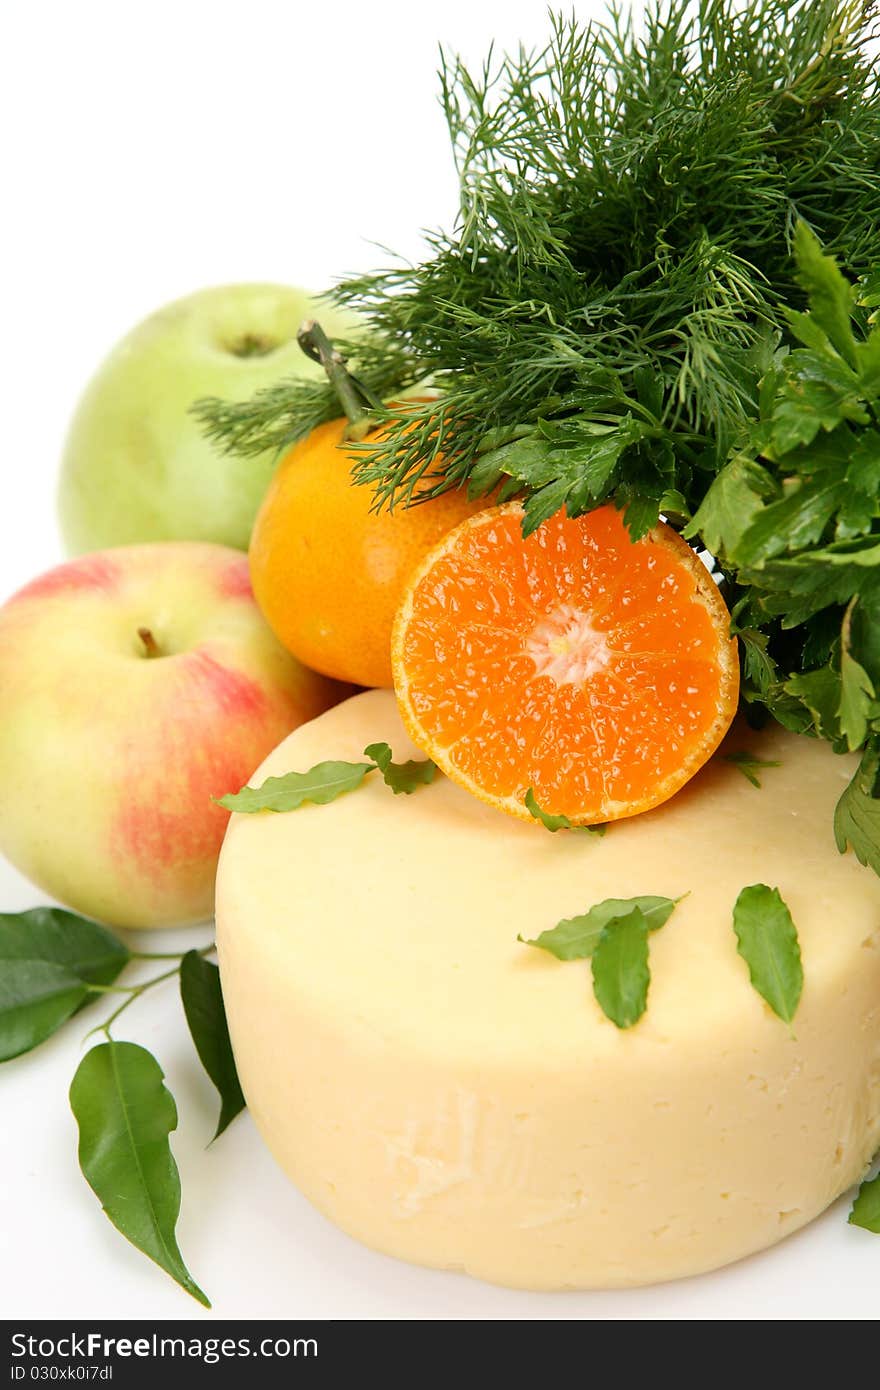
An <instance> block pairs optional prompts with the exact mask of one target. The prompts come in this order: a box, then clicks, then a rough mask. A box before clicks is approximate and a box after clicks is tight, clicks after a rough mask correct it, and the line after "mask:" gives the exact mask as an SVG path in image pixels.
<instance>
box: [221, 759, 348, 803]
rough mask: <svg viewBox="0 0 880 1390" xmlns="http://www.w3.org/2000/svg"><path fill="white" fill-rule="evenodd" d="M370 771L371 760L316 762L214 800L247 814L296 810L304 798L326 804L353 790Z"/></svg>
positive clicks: (305, 800) (304, 800) (303, 801)
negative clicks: (362, 761)
mask: <svg viewBox="0 0 880 1390" xmlns="http://www.w3.org/2000/svg"><path fill="white" fill-rule="evenodd" d="M373 771H375V764H374V763H344V762H326V763H317V764H316V765H315V767H312V768H309V770H308V772H287V773H285V774H284V776H283V777H269V778H267V780H266V781H265V782H263V783H262V784H261V785H260V786H259V787H242V789H241V791H239V792H235V793H229V795H227V796H220V797H217V798H216V801H217V804H218V805H219V806H225V807H226V810H227V811H238V812H239V813H244V814H248V815H250V814H252V813H253V812H255V811H296V810H298V809H299V807H300V806H302V805H303V804H304V803H305V802H307V801H309V802H313V803H314V804H315V805H316V806H325V805H326V804H327V803H328V802H329V801H335V800H336V798H337V796H342V795H343V794H344V793H345V792H350V791H354V789H355V788H356V787H359V786H360V784H361V782H362V781H363V780H364V778H365V777H366V775H367V773H368V772H373Z"/></svg>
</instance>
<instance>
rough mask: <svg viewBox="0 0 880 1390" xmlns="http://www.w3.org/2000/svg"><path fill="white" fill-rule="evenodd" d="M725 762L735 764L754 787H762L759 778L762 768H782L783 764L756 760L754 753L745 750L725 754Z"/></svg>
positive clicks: (763, 759) (762, 759)
mask: <svg viewBox="0 0 880 1390" xmlns="http://www.w3.org/2000/svg"><path fill="white" fill-rule="evenodd" d="M724 761H725V762H726V763H733V765H734V767H738V768H739V770H740V772H741V773H742V775H743V777H745V779H746V781H747V782H751V784H752V786H753V787H759V788H760V786H761V779H760V778H759V777H758V769H759V768H762V767H781V766H782V763H778V762H772V761H769V760H768V759H767V758H756V757H755V755H754V753H749V752H747V751H746V750H745V749H743V750H742V751H740V752H738V753H725V754H724Z"/></svg>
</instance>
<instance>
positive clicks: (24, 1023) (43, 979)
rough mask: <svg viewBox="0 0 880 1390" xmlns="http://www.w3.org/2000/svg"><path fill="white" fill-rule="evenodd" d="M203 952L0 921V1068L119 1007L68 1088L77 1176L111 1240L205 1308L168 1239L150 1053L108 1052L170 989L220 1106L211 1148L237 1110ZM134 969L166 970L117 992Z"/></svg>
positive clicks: (216, 984)
mask: <svg viewBox="0 0 880 1390" xmlns="http://www.w3.org/2000/svg"><path fill="white" fill-rule="evenodd" d="M213 950H214V946H213V945H211V946H206V947H205V948H204V949H202V950H198V951H197V950H190V951H187V952H185V953H180V954H178V953H174V952H172V953H170V954H169V953H165V952H140V951H131V950H129V948H128V947H127V946H126V945H125V944H124V942H122V941H121V940H120V939H119V938H118V937H117V936H115V935H114V934H113V933H112V932H110V931H108V930H107V929H106V927H102V926H100V925H99V924H98V923H97V922H91V921H88V920H87V919H86V918H83V917H80V916H78V915H77V914H76V913H73V912H66V911H64V910H62V909H61V908H48V907H40V908H33V909H32V910H30V911H28V912H21V913H17V914H10V913H3V914H0V1061H8V1060H11V1059H12V1058H14V1057H17V1056H20V1055H21V1054H22V1053H24V1052H28V1051H30V1050H31V1049H32V1048H34V1047H37V1046H38V1045H39V1044H40V1043H42V1042H44V1041H45V1040H46V1039H47V1038H49V1037H51V1036H52V1034H53V1033H55V1032H57V1030H58V1029H59V1028H60V1027H61V1026H62V1025H63V1024H64V1023H65V1022H66V1021H67V1020H68V1019H69V1018H71V1017H72V1015H74V1014H77V1013H78V1012H79V1010H80V1009H82V1008H84V1007H85V1006H86V1005H88V1004H90V1003H94V1002H96V1001H97V1000H99V999H101V998H108V999H109V998H113V997H114V996H117V997H118V996H122V997H121V1001H120V1003H119V1004H118V1005H117V1006H116V1008H115V1009H114V1010H113V1011H112V1013H110V1014H109V1016H108V1017H107V1018H105V1019H104V1021H103V1022H102V1023H100V1024H99V1025H98V1026H97V1028H95V1029H93V1030H92V1033H99V1034H101V1035H102V1036H103V1040H102V1041H101V1042H99V1043H97V1044H96V1045H95V1046H93V1047H91V1048H90V1049H89V1050H88V1051H87V1052H86V1054H85V1056H84V1057H83V1059H82V1061H81V1062H80V1064H79V1066H78V1067H77V1070H76V1074H75V1076H74V1078H73V1081H72V1083H71V1087H70V1105H71V1108H72V1110H73V1113H74V1116H75V1118H76V1121H77V1124H78V1126H79V1161H80V1167H81V1169H82V1172H83V1176H84V1177H85V1179H86V1181H87V1182H88V1184H89V1186H90V1187H91V1188H92V1190H93V1191H94V1193H95V1195H96V1196H97V1198H98V1200H99V1201H100V1203H101V1206H102V1207H103V1209H104V1211H105V1213H106V1215H107V1216H108V1218H109V1219H110V1221H112V1222H113V1224H114V1226H116V1228H117V1229H118V1230H119V1231H120V1232H121V1234H122V1235H124V1236H125V1237H126V1239H127V1240H129V1241H130V1242H131V1243H132V1245H134V1246H136V1247H137V1248H138V1249H139V1250H141V1251H142V1252H143V1253H144V1254H145V1255H148V1256H149V1257H150V1259H152V1260H154V1261H155V1262H156V1264H158V1265H159V1266H160V1267H161V1268H162V1269H164V1270H165V1271H166V1272H167V1273H168V1274H170V1275H171V1277H172V1278H173V1279H175V1280H176V1281H177V1283H178V1284H180V1285H181V1287H182V1288H183V1289H185V1290H186V1292H187V1293H189V1294H191V1295H192V1296H193V1298H195V1299H196V1300H197V1301H198V1302H199V1303H202V1304H203V1305H204V1306H205V1307H210V1303H209V1302H208V1299H207V1297H206V1295H205V1294H204V1293H203V1292H202V1290H201V1289H200V1288H199V1286H198V1284H196V1282H195V1280H194V1279H193V1278H192V1276H191V1274H190V1273H189V1270H188V1269H187V1267H186V1265H185V1263H184V1261H183V1257H182V1255H181V1253H180V1250H179V1248H178V1245H177V1238H176V1234H175V1231H176V1226H177V1218H178V1216H179V1213H180V1196H181V1193H180V1175H179V1173H178V1169H177V1164H176V1162H175V1160H174V1155H173V1153H172V1151H171V1146H170V1143H169V1136H170V1135H171V1134H172V1133H173V1131H174V1130H175V1129H176V1128H177V1108H176V1106H175V1103H174V1097H173V1096H172V1094H171V1092H170V1091H169V1090H168V1088H167V1086H166V1085H165V1081H164V1075H163V1072H162V1068H161V1067H160V1065H159V1063H158V1062H157V1061H156V1058H155V1057H154V1056H153V1055H152V1053H150V1052H149V1051H148V1050H147V1049H146V1048H144V1047H141V1046H139V1045H138V1044H137V1043H132V1042H122V1041H120V1040H119V1039H117V1038H116V1037H114V1035H113V1031H112V1030H113V1026H114V1024H115V1023H116V1022H117V1021H118V1020H119V1018H120V1017H121V1016H122V1015H123V1014H124V1013H125V1012H126V1010H128V1009H129V1008H130V1007H131V1006H132V1004H134V1003H135V1001H136V1000H139V999H141V998H142V997H143V996H144V995H145V994H146V993H147V992H148V991H149V990H152V989H153V988H155V986H156V985H159V984H161V983H163V982H165V981H168V980H171V979H174V978H179V982H180V994H181V1001H182V1003H183V1009H184V1013H185V1015H186V1020H187V1024H188V1026H189V1031H190V1036H191V1037H192V1040H193V1044H194V1046H195V1049H196V1052H197V1053H198V1056H199V1058H200V1059H201V1061H202V1064H203V1066H204V1068H205V1071H206V1072H207V1073H208V1076H209V1077H210V1078H211V1080H212V1081H213V1082H214V1085H215V1086H216V1088H217V1091H218V1093H219V1096H220V1102H221V1109H220V1117H219V1120H218V1123H217V1128H216V1130H215V1134H214V1137H215V1138H216V1137H217V1135H219V1134H221V1133H222V1131H223V1130H224V1129H225V1128H226V1126H227V1125H228V1124H229V1123H230V1121H231V1120H233V1119H234V1118H235V1116H236V1115H237V1114H238V1113H239V1112H240V1111H241V1110H242V1109H244V1105H245V1100H244V1096H243V1095H242V1092H241V1086H240V1085H239V1081H238V1075H237V1073H236V1069H235V1061H234V1059H233V1055H232V1045H231V1043H230V1040H229V1030H228V1028H227V1025H226V1014H225V1011H224V1008H223V995H222V991H221V988H220V972H219V970H218V969H217V966H216V965H214V964H213V963H212V962H211V961H209V960H206V959H205V957H206V956H207V955H209V954H210V953H211V952H212V951H213ZM135 961H150V962H153V961H155V962H157V963H158V962H162V963H163V964H164V963H165V962H168V961H173V962H174V964H173V965H170V966H168V967H167V968H164V969H161V970H160V972H159V973H158V974H156V975H153V976H151V977H149V978H148V979H146V980H142V981H140V982H139V983H138V984H135V985H127V984H120V983H118V980H119V976H120V975H121V973H122V971H123V970H124V969H125V968H126V966H128V965H129V964H131V963H132V962H135ZM89 1036H91V1034H90V1035H89Z"/></svg>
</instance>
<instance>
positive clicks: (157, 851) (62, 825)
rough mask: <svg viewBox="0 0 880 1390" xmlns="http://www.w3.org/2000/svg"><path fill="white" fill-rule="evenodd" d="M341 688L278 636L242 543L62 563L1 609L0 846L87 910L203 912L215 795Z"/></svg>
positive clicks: (161, 917)
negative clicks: (254, 587)
mask: <svg viewBox="0 0 880 1390" xmlns="http://www.w3.org/2000/svg"><path fill="white" fill-rule="evenodd" d="M347 693H348V689H347V688H346V687H345V686H339V685H337V684H336V682H335V681H330V680H327V679H325V677H323V676H319V675H316V674H315V672H314V671H309V670H307V669H306V668H305V667H304V666H301V665H300V663H299V662H298V661H297V660H296V659H295V658H294V657H292V656H290V655H289V654H288V653H287V652H286V651H285V650H284V648H283V647H282V646H281V645H280V643H279V642H277V641H276V639H275V638H274V637H273V635H272V633H271V631H270V630H269V627H268V626H267V624H266V622H265V621H264V619H263V618H262V616H261V614H260V611H259V609H258V608H257V605H256V603H255V602H254V597H253V594H252V592H251V587H250V578H249V574H248V562H247V556H246V555H243V554H242V553H241V551H238V550H231V549H229V548H227V547H226V546H218V545H206V544H200V543H198V542H194V541H189V542H187V541H178V542H173V541H167V542H164V543H155V544H152V545H135V546H121V547H119V548H118V549H115V550H106V551H103V552H97V553H96V554H93V555H86V556H81V557H80V558H79V559H76V560H70V561H68V562H67V564H64V565H59V566H58V567H57V568H56V569H53V570H50V571H49V572H48V573H47V574H44V575H42V576H41V577H40V578H39V579H35V580H33V581H32V583H30V584H28V585H26V587H25V588H24V589H21V590H20V591H19V592H18V593H17V594H15V595H13V597H12V598H11V599H9V600H8V602H7V603H6V604H5V605H3V607H0V710H2V718H0V852H2V853H4V854H6V855H7V857H8V858H9V859H11V861H12V863H13V864H15V865H16V866H17V867H18V868H19V869H20V870H21V871H22V873H24V874H26V875H27V876H28V877H29V878H30V879H32V880H33V881H34V883H37V884H39V886H40V887H41V888H43V889H45V891H46V892H47V893H51V895H52V896H53V897H54V898H58V899H59V900H60V901H61V902H63V903H66V904H67V906H68V907H72V908H74V909H76V910H77V911H78V912H83V913H85V914H86V916H88V917H96V918H99V919H100V920H102V921H105V922H110V923H112V924H113V925H116V926H122V927H161V926H172V925H182V924H184V923H186V922H194V921H201V920H203V919H204V918H207V917H209V916H210V914H211V910H212V907H213V901H214V873H215V870H216V867H217V856H218V854H219V852H220V843H221V841H222V839H223V834H224V831H225V829H226V823H227V821H228V819H229V813H228V812H227V811H224V810H223V809H222V808H221V807H220V806H218V805H216V804H215V802H214V801H213V800H212V797H216V796H222V795H224V794H225V793H226V792H230V791H238V789H239V788H240V787H241V786H243V785H244V783H245V782H247V780H248V778H249V777H250V775H251V773H252V772H253V771H254V769H255V768H256V767H258V766H259V764H260V763H261V762H262V761H263V759H264V758H265V757H266V755H267V754H268V753H269V752H270V751H271V749H272V748H274V747H275V745H276V744H277V743H278V742H279V741H280V740H281V739H282V738H283V737H284V736H285V734H288V733H290V731H291V730H292V729H295V728H296V727H297V726H298V725H299V724H302V723H304V722H305V721H306V720H308V719H312V718H314V717H315V716H316V715H318V714H321V713H322V712H323V711H324V710H325V709H327V708H328V706H330V705H332V704H335V702H336V701H337V700H338V699H340V698H341V696H342V695H344V694H347Z"/></svg>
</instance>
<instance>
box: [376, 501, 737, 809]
mask: <svg viewBox="0 0 880 1390" xmlns="http://www.w3.org/2000/svg"><path fill="white" fill-rule="evenodd" d="M521 523H522V507H521V506H520V504H519V503H518V502H513V503H510V504H509V505H507V506H504V507H494V508H492V509H490V510H488V511H485V512H481V513H480V514H478V515H476V516H473V517H471V518H469V519H468V520H466V521H464V522H462V524H461V525H460V526H458V527H456V529H455V530H454V531H452V532H451V533H450V534H449V535H448V536H446V537H445V538H444V539H443V540H442V541H441V542H440V543H439V545H437V547H436V548H435V549H434V550H432V551H431V552H430V554H429V555H427V557H426V558H425V559H424V560H423V561H422V563H421V565H420V566H419V568H418V569H417V571H416V572H415V575H414V577H413V578H412V580H411V581H410V584H409V587H408V588H407V590H406V593H405V595H404V599H403V602H402V604H401V607H400V609H399V610H398V614H397V620H396V623H395V628H394V639H393V648H392V665H393V670H394V687H395V691H396V693H397V699H398V703H399V705H400V710H401V714H402V716H403V719H404V723H405V724H406V726H407V729H408V730H409V733H410V735H411V736H412V738H413V740H414V742H415V743H416V744H418V746H419V747H420V748H422V749H423V750H424V751H425V752H426V753H427V754H428V755H429V756H430V757H431V758H433V760H434V761H435V762H436V763H437V765H438V766H439V767H440V768H441V769H442V771H443V772H445V773H446V775H447V776H448V777H450V778H451V779H452V780H453V781H455V782H458V783H460V784H461V785H462V786H463V787H466V788H467V789H468V791H471V792H473V793H474V794H475V795H476V796H479V797H481V798H482V799H483V800H485V801H488V802H491V803H492V804H493V805H495V806H497V807H498V808H499V809H500V810H503V811H507V812H508V813H509V814H511V815H514V816H518V817H520V819H522V820H529V821H530V820H532V817H531V816H530V814H529V811H528V810H527V809H526V807H525V805H524V800H525V794H526V792H527V791H528V789H529V787H532V788H533V789H534V793H535V796H536V798H537V801H538V804H539V805H540V806H541V807H542V808H543V809H544V810H546V811H550V812H552V813H553V814H556V815H559V814H562V815H566V816H568V817H569V819H570V820H572V821H573V822H574V823H575V824H579V825H590V824H596V823H598V822H600V821H608V820H619V819H621V818H623V817H625V816H634V815H638V813H639V812H641V811H647V810H650V808H651V807H652V806H658V805H659V804H660V803H661V802H663V801H666V800H667V798H668V797H670V796H672V795H673V794H674V793H675V792H677V791H678V790H679V788H680V787H682V786H683V785H684V783H685V782H687V781H688V779H689V778H691V777H692V776H693V775H694V773H695V772H696V771H697V770H698V769H699V768H700V767H702V765H703V763H704V762H705V761H706V759H707V758H708V757H709V756H710V755H711V754H712V753H713V752H714V750H715V749H716V748H717V747H718V744H719V743H720V742H721V739H722V738H723V736H724V734H725V732H726V731H727V728H728V727H729V725H730V722H731V720H732V719H733V716H734V714H735V712H736V705H737V699H738V694H739V663H738V658H737V648H736V642H735V641H733V640H731V638H730V636H729V628H730V614H729V613H728V611H727V607H726V605H725V603H724V600H723V599H722V597H721V595H720V593H719V592H718V588H717V586H716V585H715V583H714V581H713V580H712V578H711V576H710V575H709V574H708V572H707V570H706V569H705V567H704V566H703V564H702V563H701V562H700V560H699V559H698V558H697V556H696V555H695V554H694V552H693V551H692V550H691V548H690V546H688V545H686V544H685V542H684V541H683V540H682V539H681V538H680V537H679V536H678V535H676V533H675V532H674V531H673V530H671V528H670V527H668V526H665V525H663V524H661V525H659V526H656V527H655V528H654V529H653V530H652V531H651V532H650V533H649V534H648V535H647V536H644V537H643V538H642V539H641V540H639V541H633V540H632V539H631V538H630V536H629V533H628V532H627V530H626V527H625V526H624V524H623V520H622V518H621V515H620V513H619V512H618V511H617V509H616V508H615V507H613V506H603V507H598V508H597V509H596V510H595V511H593V512H590V513H589V514H588V515H587V516H581V517H577V518H575V519H574V520H572V519H571V518H570V517H567V516H565V514H564V513H563V512H558V513H557V514H556V515H555V516H553V517H551V518H550V519H549V521H545V522H544V524H543V525H542V526H540V527H539V528H538V529H537V531H535V532H533V534H532V535H531V536H529V537H528V538H527V539H525V540H524V539H523V536H522V528H521Z"/></svg>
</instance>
